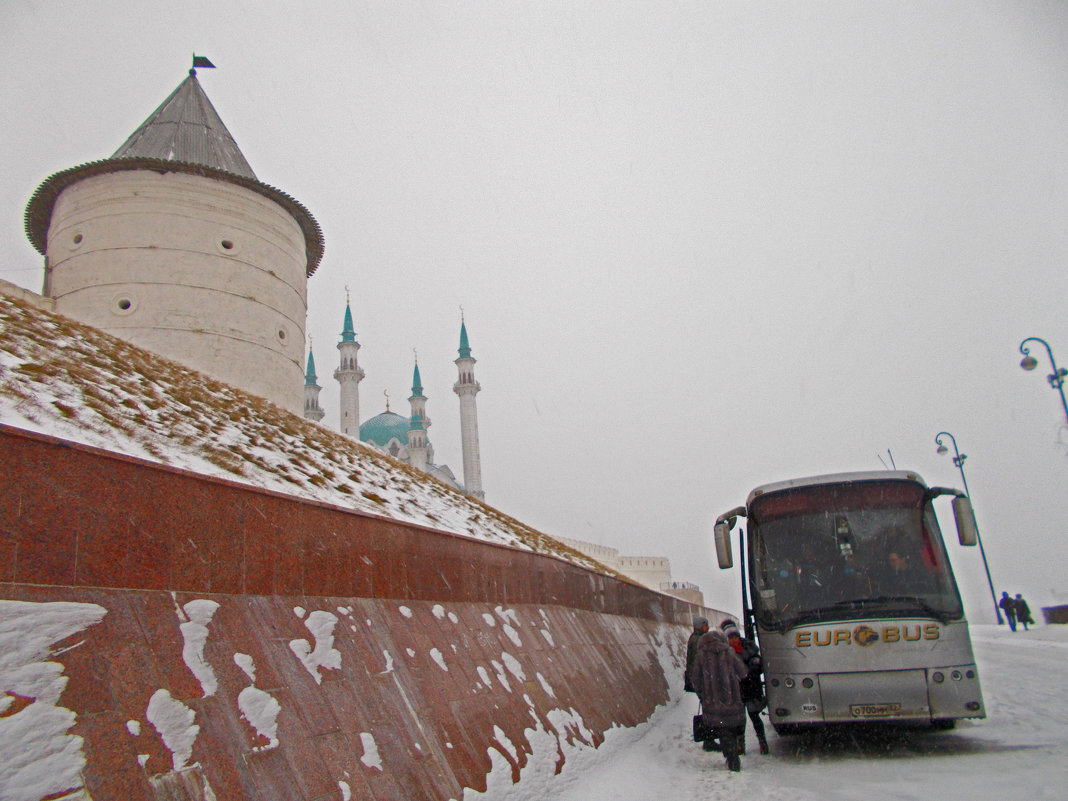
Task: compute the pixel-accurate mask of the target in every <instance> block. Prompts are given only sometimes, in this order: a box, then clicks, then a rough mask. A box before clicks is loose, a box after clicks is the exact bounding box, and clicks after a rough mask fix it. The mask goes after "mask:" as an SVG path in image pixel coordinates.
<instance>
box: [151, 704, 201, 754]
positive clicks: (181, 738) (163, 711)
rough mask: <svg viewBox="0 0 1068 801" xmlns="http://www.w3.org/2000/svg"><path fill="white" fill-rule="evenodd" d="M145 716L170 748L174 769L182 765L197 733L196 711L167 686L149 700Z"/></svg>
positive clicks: (198, 730)
mask: <svg viewBox="0 0 1068 801" xmlns="http://www.w3.org/2000/svg"><path fill="white" fill-rule="evenodd" d="M145 716H146V717H147V718H148V720H149V722H150V723H151V724H152V725H153V726H155V727H156V731H158V732H159V736H160V737H161V738H162V739H163V744H164V745H165V746H167V748H168V750H170V752H171V762H172V764H173V766H174V769H175V771H180V770H182V769H183V768H185V767H186V765H187V764H188V763H189V760H190V758H191V757H192V756H193V743H194V742H196V739H197V735H198V734H199V733H200V726H198V725H197V724H196V723H194V720H195V719H196V713H195V712H194V711H193V710H192V709H190V708H189V707H187V706H186V705H185V704H183V703H182V702H181V701H179V700H177V699H176V698H172V697H171V694H170V693H169V692H167V691H166V690H156V692H154V693H153V694H152V698H150V699H149V701H148V709H147V710H145Z"/></svg>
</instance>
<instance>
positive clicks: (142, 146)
mask: <svg viewBox="0 0 1068 801" xmlns="http://www.w3.org/2000/svg"><path fill="white" fill-rule="evenodd" d="M112 158H113V159H130V158H146V159H160V160H161V161H181V162H184V163H186V164H200V165H202V166H204V167H211V168H212V169H215V170H221V171H223V172H228V173H231V174H232V175H240V176H242V177H243V178H251V179H252V180H253V181H255V180H256V174H255V173H254V172H253V171H252V167H250V166H249V163H248V161H247V160H246V159H245V157H244V155H243V154H242V153H241V148H239V147H238V146H237V142H235V141H234V137H233V136H231V135H230V131H229V130H227V128H226V125H224V124H223V121H222V119H221V118H220V117H219V113H218V112H217V111H216V110H215V106H213V105H212V104H211V101H210V100H208V96H207V95H206V94H204V90H203V89H202V88H201V86H200V81H198V80H197V74H196V71H195V70H189V77H188V78H186V79H185V80H184V81H182V82H181V83H180V84H179V85H178V88H177V89H175V90H174V91H173V92H171V94H170V96H169V97H168V98H167V99H166V100H164V101H163V102H162V103H161V104H160V107H159V108H157V109H156V110H155V111H153V112H152V114H151V115H150V116H149V118H148V119H147V120H145V121H144V122H143V123H141V126H140V127H139V128H138V129H137V130H136V131H134V132H133V133H132V134H130V138H129V139H127V140H126V141H125V142H124V143H123V144H122V147H120V148H119V149H118V150H116V151H115V153H114V155H112Z"/></svg>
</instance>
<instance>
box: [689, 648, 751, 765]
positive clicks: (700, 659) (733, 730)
mask: <svg viewBox="0 0 1068 801" xmlns="http://www.w3.org/2000/svg"><path fill="white" fill-rule="evenodd" d="M748 672H749V671H748V669H747V668H746V666H745V663H744V662H743V661H742V659H741V657H739V656H738V654H736V653H735V652H734V649H733V648H731V647H730V645H728V644H727V638H726V636H724V634H723V632H722V631H720V630H719V629H712V630H711V631H709V632H708V633H707V634H705V635H703V636H702V637H701V639H700V640H698V642H697V654H696V655H695V657H694V662H693V669H692V670H691V672H690V683H691V684H693V686H694V688H695V689H696V690H697V694H698V696H700V698H701V720H702V722H703V723H704V724H705V725H706V726H708V727H710V728H711V729H712V734H713V736H714V737H715V738H716V739H717V740H718V741H719V743H720V746H721V747H722V749H723V756H724V757H726V759H727V768H728V769H730V770H732V771H739V770H741V769H742V760H741V759H740V758H739V757H738V740H739V735H740V734H741V733H742V726H743V725H745V705H744V703H743V702H742V691H741V686H740V685H741V680H742V679H743V678H745V676H746V674H747V673H748Z"/></svg>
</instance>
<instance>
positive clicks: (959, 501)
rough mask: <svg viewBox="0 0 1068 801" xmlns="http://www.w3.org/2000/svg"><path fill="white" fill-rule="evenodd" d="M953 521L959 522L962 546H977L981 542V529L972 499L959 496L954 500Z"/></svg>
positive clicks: (958, 536)
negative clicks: (976, 520) (977, 522)
mask: <svg viewBox="0 0 1068 801" xmlns="http://www.w3.org/2000/svg"><path fill="white" fill-rule="evenodd" d="M953 519H954V520H956V521H957V539H959V540H960V544H961V545H975V543H977V542H978V541H979V527H978V526H977V525H976V524H975V512H974V511H973V510H972V502H971V499H970V498H967V497H965V496H961V495H958V496H957V497H956V498H954V499H953Z"/></svg>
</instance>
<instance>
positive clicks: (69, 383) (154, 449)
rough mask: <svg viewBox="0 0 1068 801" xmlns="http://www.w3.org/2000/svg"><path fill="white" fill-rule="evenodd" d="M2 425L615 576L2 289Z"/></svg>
mask: <svg viewBox="0 0 1068 801" xmlns="http://www.w3.org/2000/svg"><path fill="white" fill-rule="evenodd" d="M0 419H2V420H3V422H6V423H8V424H11V425H14V426H16V427H23V428H34V429H36V430H40V431H44V432H46V433H50V434H53V435H55V436H59V437H62V438H66V439H71V440H74V441H77V442H83V443H85V444H88V445H94V446H97V447H102V448H105V449H108V450H112V451H118V452H121V453H126V454H129V455H133V456H139V457H142V458H148V459H152V460H154V461H158V462H161V463H164V464H170V465H173V466H177V467H182V468H185V469H190V470H194V471H196V472H201V473H205V474H209V475H216V476H223V477H226V478H231V479H236V480H239V481H243V482H245V483H249V484H253V485H256V486H260V487H265V488H267V489H272V490H277V491H282V492H287V493H288V494H291V495H297V496H300V497H304V498H310V499H314V500H318V501H324V502H326V503H330V504H333V505H336V506H340V507H345V508H351V509H358V510H362V511H366V512H372V513H374V514H379V515H384V516H387V517H392V518H394V519H399V520H407V521H411V522H415V523H419V524H421V525H426V526H430V527H433V528H437V529H439V530H444V531H450V532H454V533H459V534H465V535H468V536H472V537H477V538H479V539H483V540H487V541H491V542H499V543H504V544H508V545H513V546H517V547H524V548H528V549H530V550H532V551H536V552H539V553H548V554H553V555H556V556H559V557H561V558H564V559H566V560H568V561H570V562H573V563H576V564H580V565H582V566H584V567H589V568H592V569H594V570H598V571H601V572H608V573H612V572H613V571H610V570H609V569H607V568H605V567H604V566H602V565H600V564H599V563H597V562H595V561H594V560H592V559H589V558H588V557H586V556H584V555H582V554H580V553H578V552H577V551H574V550H573V549H571V548H569V547H568V546H566V545H564V544H563V543H560V542H558V541H557V540H555V539H553V538H552V537H548V536H546V535H544V534H542V533H540V532H538V531H535V530H534V529H532V528H530V527H529V526H526V525H524V524H522V523H520V522H519V521H517V520H515V519H513V518H511V517H509V516H507V515H505V514H503V513H502V512H500V511H498V510H497V509H494V508H493V507H490V506H487V505H486V504H484V503H481V502H479V501H477V500H475V499H473V498H470V497H469V496H467V495H464V494H462V493H460V492H457V491H456V490H454V489H452V488H451V487H448V486H446V485H444V484H442V483H440V482H438V481H436V480H435V479H433V478H431V477H429V476H427V475H425V474H423V473H421V472H417V471H415V470H414V469H412V468H410V467H408V466H407V465H405V464H402V463H401V462H398V461H396V460H395V459H392V458H390V457H389V456H387V455H385V454H382V453H380V452H378V451H375V450H373V449H371V448H369V447H367V446H365V445H364V444H363V443H358V442H355V441H354V440H352V439H350V438H348V437H345V436H343V435H341V434H339V433H337V432H334V431H331V430H330V429H327V428H324V427H323V426H321V425H318V424H317V423H314V422H311V421H309V420H305V419H304V418H302V417H299V416H297V415H295V414H292V413H291V412H287V411H284V410H282V409H280V408H278V407H277V406H275V405H273V404H271V403H269V402H267V401H265V400H263V399H262V398H258V397H255V396H253V395H249V394H247V393H245V392H242V391H241V390H238V389H235V388H233V387H230V386H228V385H225V384H222V383H219V382H217V381H214V380H212V379H210V378H208V377H206V376H204V375H202V374H200V373H197V372H195V371H193V370H190V369H188V368H186V367H183V366H182V365H179V364H177V363H176V362H172V361H170V360H168V359H165V358H163V357H160V356H156V355H154V354H151V353H149V352H147V351H144V350H142V349H140V348H137V347H135V346H133V345H131V344H129V343H128V342H125V341H123V340H121V339H118V338H116V337H113V336H111V335H109V334H105V333H104V332H102V331H100V330H98V329H96V328H92V327H90V326H86V325H82V324H80V323H77V322H75V321H74V320H71V319H68V318H66V317H62V316H59V315H55V314H52V313H49V312H46V311H42V310H41V309H38V308H36V307H34V306H32V305H30V304H28V303H26V302H24V301H22V300H20V299H17V298H15V297H12V296H9V295H5V294H0Z"/></svg>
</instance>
